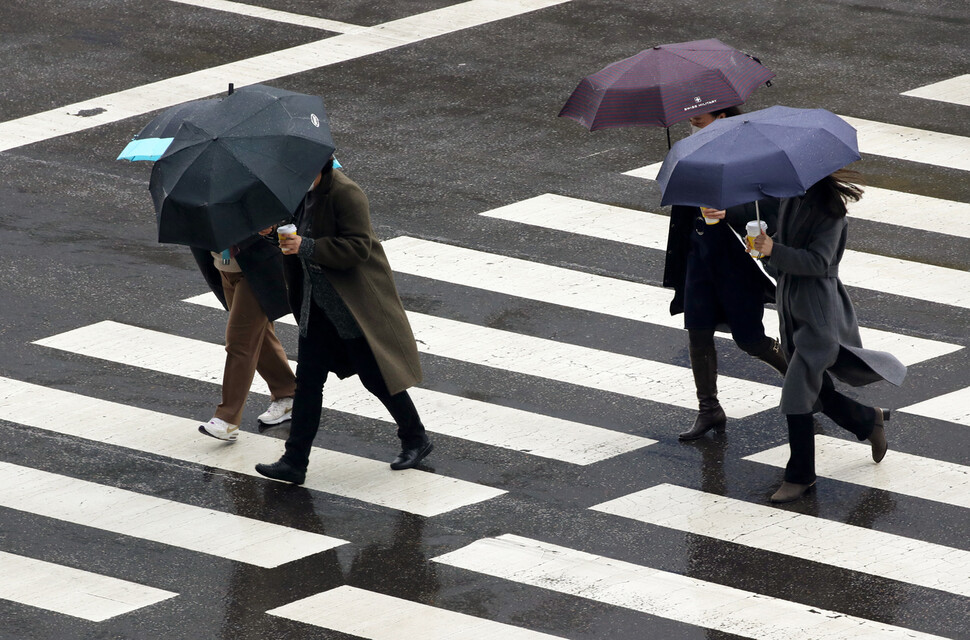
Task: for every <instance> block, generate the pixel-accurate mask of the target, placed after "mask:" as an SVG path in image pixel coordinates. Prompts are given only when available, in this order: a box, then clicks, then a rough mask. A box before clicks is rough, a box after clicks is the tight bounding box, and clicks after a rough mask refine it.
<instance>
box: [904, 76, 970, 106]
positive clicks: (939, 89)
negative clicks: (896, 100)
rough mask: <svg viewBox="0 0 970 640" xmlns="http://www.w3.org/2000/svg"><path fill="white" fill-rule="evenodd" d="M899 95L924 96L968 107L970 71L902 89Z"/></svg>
mask: <svg viewBox="0 0 970 640" xmlns="http://www.w3.org/2000/svg"><path fill="white" fill-rule="evenodd" d="M901 95H904V96H912V97H914V98H926V99H927V100H939V101H940V102H952V103H953V104H962V105H964V106H968V107H970V73H968V74H965V75H962V76H957V77H956V78H950V79H949V80H943V81H941V82H934V83H933V84H928V85H925V86H922V87H918V88H916V89H911V90H909V91H903V93H902V94H901Z"/></svg>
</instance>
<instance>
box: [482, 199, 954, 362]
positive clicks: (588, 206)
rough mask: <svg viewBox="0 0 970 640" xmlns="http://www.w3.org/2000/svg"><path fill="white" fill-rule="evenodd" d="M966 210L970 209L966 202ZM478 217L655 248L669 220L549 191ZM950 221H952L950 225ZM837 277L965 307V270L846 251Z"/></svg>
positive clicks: (875, 288) (662, 244)
mask: <svg viewBox="0 0 970 640" xmlns="http://www.w3.org/2000/svg"><path fill="white" fill-rule="evenodd" d="M953 204H959V203H953ZM966 209H967V212H970V205H966ZM912 211H913V210H910V211H909V212H908V215H910V216H912ZM481 215H483V216H487V217H492V218H501V219H504V220H510V221H513V222H521V223H524V224H531V225H534V226H539V227H545V228H550V229H557V230H560V231H568V232H571V233H576V234H580V235H585V236H591V237H594V238H602V239H605V240H613V241H615V242H622V243H624V244H632V245H636V246H640V247H646V248H649V249H659V250H666V248H667V231H668V225H669V222H670V218H669V217H668V216H664V215H660V214H656V213H648V212H645V211H636V210H634V209H625V208H623V207H615V206H611V205H605V204H599V203H596V202H590V201H588V200H579V199H576V198H567V197H564V196H556V195H552V194H545V195H541V196H537V197H535V198H531V199H529V200H523V201H521V202H517V203H515V204H511V205H508V206H505V207H501V208H499V209H493V210H492V211H486V212H484V213H482V214H481ZM954 222H956V221H953V220H951V223H950V224H951V226H952V225H953V223H954ZM839 275H840V277H841V279H842V282H843V283H844V284H846V285H848V286H851V287H859V288H861V289H869V290H871V291H879V292H881V293H889V294H892V295H898V296H904V297H907V298H916V299H918V300H925V301H927V302H937V303H939V304H948V305H952V306H957V307H963V308H970V273H968V272H966V271H961V270H958V269H947V268H944V267H937V266H933V265H927V264H923V263H920V262H911V261H908V260H899V259H897V258H887V257H883V256H878V255H875V254H871V253H862V252H860V251H846V252H845V255H844V256H843V258H842V265H841V268H840V269H839ZM958 348H959V347H954V350H955V349H958Z"/></svg>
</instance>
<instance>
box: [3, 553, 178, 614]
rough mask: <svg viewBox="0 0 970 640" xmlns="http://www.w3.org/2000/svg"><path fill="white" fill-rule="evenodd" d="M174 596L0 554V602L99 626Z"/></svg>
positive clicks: (103, 577) (158, 590)
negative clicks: (33, 608) (12, 603)
mask: <svg viewBox="0 0 970 640" xmlns="http://www.w3.org/2000/svg"><path fill="white" fill-rule="evenodd" d="M177 595H178V594H177V593H173V592H171V591H163V590H162V589H155V588H153V587H146V586H144V585H140V584H137V583H134V582H128V581H126V580H119V579H118V578H111V577H109V576H103V575H100V574H97V573H90V572H88V571H82V570H80V569H73V568H71V567H65V566H63V565H59V564H53V563H51V562H44V561H42V560H34V559H33V558H27V557H24V556H18V555H14V554H12V553H7V552H5V551H0V600H9V601H11V602H17V603H20V604H25V605H27V606H30V607H37V608H38V609H43V610H45V611H53V612H55V613H61V614H64V615H68V616H72V617H75V618H81V619H83V620H90V621H92V622H102V621H104V620H107V619H109V618H113V617H115V616H119V615H121V614H123V613H129V612H131V611H135V610H137V609H141V608H142V607H147V606H150V605H153V604H156V603H158V602H161V601H162V600H167V599H169V598H172V597H174V596H177Z"/></svg>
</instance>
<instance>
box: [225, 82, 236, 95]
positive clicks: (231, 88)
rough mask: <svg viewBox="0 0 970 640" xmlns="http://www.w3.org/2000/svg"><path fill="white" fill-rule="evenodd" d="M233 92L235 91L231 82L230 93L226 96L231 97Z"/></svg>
mask: <svg viewBox="0 0 970 640" xmlns="http://www.w3.org/2000/svg"><path fill="white" fill-rule="evenodd" d="M233 91H234V89H233V86H232V83H231V82H230V83H229V93H227V94H226V95H229V96H231V95H232V92H233Z"/></svg>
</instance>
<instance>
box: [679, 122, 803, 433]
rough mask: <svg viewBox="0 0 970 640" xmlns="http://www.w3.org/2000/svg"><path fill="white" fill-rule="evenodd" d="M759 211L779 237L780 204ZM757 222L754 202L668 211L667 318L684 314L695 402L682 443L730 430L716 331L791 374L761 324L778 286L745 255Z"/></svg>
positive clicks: (768, 203)
mask: <svg viewBox="0 0 970 640" xmlns="http://www.w3.org/2000/svg"><path fill="white" fill-rule="evenodd" d="M740 113H741V111H740V109H738V108H737V107H729V108H727V109H721V110H719V111H714V112H712V113H705V114H702V115H699V116H694V117H693V118H691V119H690V124H691V129H693V130H695V131H700V130H701V129H703V128H704V127H706V126H707V125H709V124H711V123H712V122H714V121H715V120H718V119H720V118H724V117H731V116H734V115H738V114H740ZM759 209H760V214H761V219H762V220H763V221H765V223H766V224H767V226H768V233H774V231H775V221H776V218H777V213H778V201H777V200H775V199H767V200H762V201H760V202H759ZM754 219H755V204H754V203H748V204H744V205H739V206H736V207H728V208H727V210H712V209H707V210H705V211H704V212H703V213H702V212H701V210H700V209H699V208H698V207H687V206H680V205H675V206H674V207H672V208H671V212H670V230H669V232H668V235H667V257H666V261H665V263H664V276H663V285H664V286H665V287H670V288H673V289H674V298H673V300H672V301H671V303H670V314H671V315H676V314H678V313H683V314H684V327H685V328H686V329H687V341H688V353H689V355H690V367H691V371H692V373H693V376H694V386H695V388H696V390H697V401H698V412H697V416H696V418H695V419H694V423H693V425H691V427H690V428H689V429H688V430H686V431H684V432H683V433H681V434H679V436H678V437H679V438H680V439H681V440H696V439H697V438H700V437H701V436H703V435H704V434H705V433H707V432H708V431H710V430H711V429H721V428H723V427H724V426H725V424H726V423H727V416H726V415H725V413H724V409H722V408H721V404H720V402H719V401H718V399H717V349H716V347H715V343H714V332H715V330H717V329H720V328H729V329H730V331H731V337H732V338H734V342H735V343H736V344H737V345H738V347H739V348H740V349H741V350H742V351H744V352H746V353H748V354H749V355H752V356H754V357H756V358H758V359H759V360H762V361H763V362H765V363H767V364H768V365H769V366H771V367H773V368H774V369H776V370H777V371H778V372H779V373H781V374H782V375H784V373H785V370H786V362H785V356H784V355H783V354H782V352H781V350H780V346H779V344H778V341H777V340H775V339H773V338H769V337H768V336H767V335H766V334H765V327H764V322H763V319H764V305H765V303H766V302H773V301H774V283H773V282H772V281H771V279H770V278H769V277H768V276H767V275H766V274H765V273H764V271H763V270H762V269H760V268H759V267H758V265H757V264H756V263H755V261H754V260H753V259H752V258H751V257H750V256H749V255H748V254H747V252H746V250H745V247H744V245H743V244H742V242H741V241H740V239H739V236H738V234H740V235H741V236H743V235H744V234H745V233H746V231H745V224H747V222H748V221H749V220H754Z"/></svg>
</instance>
